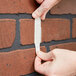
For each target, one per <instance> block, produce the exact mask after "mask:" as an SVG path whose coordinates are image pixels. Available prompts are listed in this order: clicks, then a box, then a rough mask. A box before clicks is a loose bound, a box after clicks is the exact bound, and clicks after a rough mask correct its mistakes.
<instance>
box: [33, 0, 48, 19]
mask: <svg viewBox="0 0 76 76" xmlns="http://www.w3.org/2000/svg"><path fill="white" fill-rule="evenodd" d="M46 3H47V2H46V1H43V3H42V4H41V5H40V7H39V8H37V9H36V10H35V11H34V12H33V13H32V17H33V18H38V17H41V16H42V15H43V14H44V13H45V12H46V10H47V9H48V7H46V5H47V4H46Z"/></svg>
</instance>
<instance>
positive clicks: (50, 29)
mask: <svg viewBox="0 0 76 76" xmlns="http://www.w3.org/2000/svg"><path fill="white" fill-rule="evenodd" d="M69 38H70V21H69V20H68V19H58V18H56V19H54V18H53V19H46V20H45V21H42V42H49V41H52V40H65V39H69ZM20 41H21V44H22V45H27V44H33V43H34V20H33V19H21V20H20Z"/></svg>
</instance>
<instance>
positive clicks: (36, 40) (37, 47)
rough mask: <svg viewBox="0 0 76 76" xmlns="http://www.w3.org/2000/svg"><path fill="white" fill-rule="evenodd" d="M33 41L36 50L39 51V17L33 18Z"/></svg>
mask: <svg viewBox="0 0 76 76" xmlns="http://www.w3.org/2000/svg"><path fill="white" fill-rule="evenodd" d="M34 43H35V48H36V52H37V51H40V43H41V19H40V18H36V19H35V31H34Z"/></svg>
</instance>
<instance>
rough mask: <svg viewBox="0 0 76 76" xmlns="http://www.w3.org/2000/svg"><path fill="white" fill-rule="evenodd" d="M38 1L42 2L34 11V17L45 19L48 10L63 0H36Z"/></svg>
mask: <svg viewBox="0 0 76 76" xmlns="http://www.w3.org/2000/svg"><path fill="white" fill-rule="evenodd" d="M36 1H37V2H38V3H39V4H40V7H39V8H37V9H36V10H35V11H34V12H33V14H32V17H33V18H38V17H41V19H42V20H44V19H45V16H46V14H47V12H48V11H49V10H50V9H51V8H52V7H53V6H55V5H56V4H57V3H59V2H60V1H61V0H36Z"/></svg>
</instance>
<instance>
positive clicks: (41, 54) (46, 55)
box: [37, 51, 55, 61]
mask: <svg viewBox="0 0 76 76" xmlns="http://www.w3.org/2000/svg"><path fill="white" fill-rule="evenodd" d="M37 56H38V57H40V58H41V59H42V60H44V61H50V60H53V59H54V58H55V56H54V54H53V52H51V51H50V52H49V53H44V52H42V51H38V52H37Z"/></svg>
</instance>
